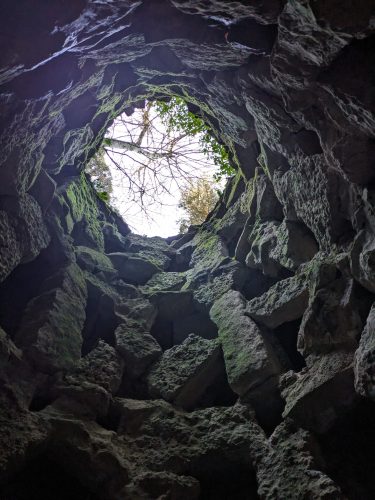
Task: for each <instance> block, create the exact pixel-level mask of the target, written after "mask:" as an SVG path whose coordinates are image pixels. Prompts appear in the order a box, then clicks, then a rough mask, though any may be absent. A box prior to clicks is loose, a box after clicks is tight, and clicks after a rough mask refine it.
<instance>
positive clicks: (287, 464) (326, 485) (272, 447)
mask: <svg viewBox="0 0 375 500" xmlns="http://www.w3.org/2000/svg"><path fill="white" fill-rule="evenodd" d="M266 446H267V447H268V450H267V451H268V452H267V451H266V450H264V451H263V453H262V455H261V457H260V460H259V463H258V472H257V479H258V482H259V489H258V493H259V496H260V497H261V498H269V499H272V500H276V499H279V498H288V499H289V498H290V499H291V500H299V499H300V498H301V496H303V495H307V497H309V496H310V497H311V498H319V499H323V498H337V499H340V498H343V495H342V492H341V490H340V488H339V487H338V486H337V485H336V484H335V483H334V482H333V480H332V479H331V478H330V477H328V476H327V475H326V474H325V473H324V472H322V469H324V468H325V463H324V460H322V457H321V455H320V453H319V448H318V447H317V442H316V440H315V439H314V437H313V436H312V435H311V434H310V433H309V432H308V431H306V430H304V429H298V428H296V427H294V426H291V425H290V424H289V423H288V422H285V423H282V424H281V425H279V426H278V427H277V428H276V430H275V432H274V433H273V434H272V436H271V437H270V439H269V441H268V442H267V445H266Z"/></svg>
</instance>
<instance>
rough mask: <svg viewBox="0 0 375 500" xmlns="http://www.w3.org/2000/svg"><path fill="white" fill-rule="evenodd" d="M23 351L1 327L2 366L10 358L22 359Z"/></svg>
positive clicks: (0, 359)
mask: <svg viewBox="0 0 375 500" xmlns="http://www.w3.org/2000/svg"><path fill="white" fill-rule="evenodd" d="M21 357H22V351H20V349H18V348H17V347H16V346H15V345H14V343H13V342H12V340H11V339H10V338H9V337H8V335H7V334H6V333H5V332H4V330H3V329H2V328H0V366H1V367H4V366H5V365H6V364H7V363H8V361H9V360H11V359H12V358H16V359H17V360H19V359H21Z"/></svg>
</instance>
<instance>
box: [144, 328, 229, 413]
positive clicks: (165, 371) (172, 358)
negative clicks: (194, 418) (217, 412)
mask: <svg viewBox="0 0 375 500" xmlns="http://www.w3.org/2000/svg"><path fill="white" fill-rule="evenodd" d="M223 370H224V364H223V361H222V355H221V349H220V344H219V343H218V342H217V340H206V339H202V338H200V337H198V336H197V335H194V334H191V335H189V336H188V337H187V339H186V340H184V342H182V344H181V345H178V346H175V347H172V348H171V349H168V350H167V351H165V352H164V354H163V356H162V357H161V359H160V361H159V362H158V363H157V364H156V365H155V366H154V367H153V368H152V369H151V371H150V373H149V375H148V378H147V380H148V386H149V389H150V393H151V395H152V396H154V397H162V398H163V399H165V400H166V401H173V402H174V404H176V405H177V406H181V407H183V408H189V409H190V408H194V406H195V405H196V404H197V403H199V400H200V399H201V397H202V396H203V394H204V393H205V391H206V390H207V388H208V387H209V386H210V385H211V384H212V383H213V382H214V381H215V379H217V378H218V377H219V375H220V374H221V372H222V371H223Z"/></svg>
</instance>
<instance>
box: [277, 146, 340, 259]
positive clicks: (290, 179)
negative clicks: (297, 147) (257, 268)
mask: <svg viewBox="0 0 375 500" xmlns="http://www.w3.org/2000/svg"><path fill="white" fill-rule="evenodd" d="M273 183H274V188H275V192H276V195H277V197H278V198H279V200H280V202H281V203H282V205H283V206H284V210H285V211H286V214H287V216H288V218H292V217H293V212H294V214H295V216H296V217H297V218H298V219H300V220H302V221H303V222H304V223H305V225H306V226H307V227H308V228H309V230H310V231H311V232H312V233H313V235H314V237H315V239H316V241H317V242H318V244H319V249H320V250H323V251H329V248H330V246H331V245H332V244H333V243H335V242H336V241H338V240H339V239H340V238H344V237H345V236H346V233H347V232H348V231H349V230H350V226H349V224H348V221H347V220H346V217H347V216H346V214H345V210H344V208H341V205H342V204H343V203H342V202H341V200H340V196H342V192H343V190H344V186H343V185H342V181H341V184H340V179H339V177H338V176H337V174H336V173H335V172H333V171H330V170H328V171H327V168H326V166H325V165H324V159H323V158H322V157H321V156H320V155H314V156H311V157H306V158H304V159H303V160H299V161H296V162H295V164H293V166H292V168H291V169H290V170H288V171H287V172H286V173H281V172H279V171H278V172H277V173H276V174H275V175H274V178H273ZM336 200H338V201H337V203H336ZM339 200H340V201H339ZM292 220H293V219H292Z"/></svg>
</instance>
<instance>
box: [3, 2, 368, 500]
mask: <svg viewBox="0 0 375 500" xmlns="http://www.w3.org/2000/svg"><path fill="white" fill-rule="evenodd" d="M3 3H4V2H3ZM34 3H35V2H34ZM36 3H37V2H36ZM373 11H374V5H373V0H361V1H360V2H353V1H351V0H343V2H327V1H324V0H314V1H310V0H304V1H303V2H302V1H300V2H299V1H295V0H288V1H281V0H280V1H279V0H262V1H258V0H257V1H256V0H248V1H246V2H245V1H240V0H236V1H223V0H208V1H202V0H189V1H188V0H172V1H167V0H160V1H154V2H151V1H146V0H127V1H124V0H122V1H119V0H112V1H105V0H102V1H101V2H98V1H94V0H87V1H84V0H77V1H75V2H50V4H49V5H48V9H43V7H41V6H36V7H35V8H34V9H27V10H25V9H23V8H18V4H17V2H13V3H12V2H5V4H4V5H2V20H1V21H0V28H1V33H2V35H3V37H2V38H3V39H4V41H5V43H3V47H2V58H1V63H0V83H1V86H2V88H1V97H0V109H1V112H0V121H1V127H0V145H1V148H2V149H1V151H2V154H1V155H0V195H1V196H0V233H1V234H0V281H1V283H0V297H1V300H0V303H1V307H0V325H1V328H2V329H3V330H4V331H5V332H6V335H7V336H5V334H4V333H3V331H2V330H1V329H0V358H1V360H0V364H1V367H2V371H1V374H0V403H1V404H0V420H1V422H0V425H1V430H2V432H1V436H0V491H1V493H0V496H1V495H2V496H4V497H5V498H21V497H22V498H24V497H25V498H26V497H27V498H29V496H30V495H34V496H35V495H37V496H38V500H46V499H50V498H56V499H60V498H64V499H65V498H69V499H72V500H76V499H82V498H86V497H87V498H88V497H90V498H92V499H93V500H99V499H103V498H105V499H107V500H118V499H119V498H145V499H150V498H159V499H161V498H172V499H173V498H215V500H216V499H217V500H221V499H223V498H233V499H234V498H241V499H242V498H257V497H258V495H259V496H260V497H261V498H265V499H275V500H276V499H277V500H278V499H284V498H285V499H292V500H294V499H295V500H300V499H301V498H314V499H315V498H317V499H319V498H344V497H345V498H357V497H358V498H359V497H360V498H361V499H362V498H374V496H375V487H374V481H373V475H372V471H373V469H374V460H373V453H372V449H371V443H372V441H373V433H372V424H373V416H374V403H373V401H370V400H369V398H370V399H373V397H374V394H373V392H374V391H373V384H372V378H373V373H372V372H373V368H372V365H373V360H372V358H373V346H372V323H373V311H372V310H371V313H370V315H369V317H368V322H367V325H366V327H365V330H364V331H363V333H362V338H361V339H360V340H359V337H360V333H361V330H362V324H363V323H364V320H365V318H366V317H367V315H368V310H369V309H370V305H371V304H372V303H373V302H374V297H373V295H374V293H375V285H374V281H375V280H374V277H375V274H374V269H373V268H374V266H373V262H372V260H373V248H374V241H375V237H374V232H375V216H374V214H375V208H374V207H375V196H374V195H375V191H374V189H373V181H374V178H375V174H374V172H375V171H374V168H373V163H374V150H375V145H374V125H375V107H374V102H375V99H374V88H373V87H374V85H373V83H374V68H375V60H374V54H375V38H374V33H375V29H374V22H373V17H374V15H373ZM10 41H11V43H10ZM171 95H177V96H183V97H184V98H185V99H186V100H187V102H188V105H189V110H190V111H192V112H193V113H196V114H197V115H199V116H201V117H202V118H203V119H204V121H205V122H206V123H207V124H208V125H209V126H210V128H211V129H212V131H213V134H214V136H215V137H216V138H217V140H218V142H219V143H220V144H224V145H225V146H226V148H227V150H228V153H229V158H230V162H231V165H232V166H234V167H235V169H236V172H235V174H234V175H233V176H232V177H231V179H230V180H229V182H228V184H227V187H226V188H225V189H224V192H223V194H222V196H221V199H220V201H219V203H218V204H217V206H216V207H215V209H214V211H213V212H212V213H211V215H210V216H209V217H208V218H207V220H206V221H205V223H204V224H203V225H202V226H194V227H191V228H190V229H189V231H188V233H187V234H186V235H183V236H180V235H179V236H178V237H171V238H167V239H163V238H151V239H149V238H147V237H145V236H140V235H134V234H132V233H131V232H130V230H129V227H128V226H127V224H126V223H125V222H124V221H123V220H122V219H121V217H120V216H119V215H118V214H116V213H115V212H114V211H113V210H112V209H111V207H110V206H109V205H107V204H106V203H105V202H104V201H103V200H101V199H100V197H98V196H97V194H96V192H95V190H94V188H93V186H92V184H91V182H90V180H89V179H88V178H87V177H86V175H85V174H84V173H83V171H84V168H85V164H86V163H87V161H88V160H89V159H90V158H91V157H92V156H93V154H94V153H95V152H96V151H97V150H98V148H99V147H100V146H101V144H102V141H103V138H104V137H105V134H106V130H107V129H108V126H109V125H110V124H111V123H112V122H113V119H114V118H115V117H116V116H118V115H119V114H120V113H121V112H122V111H123V110H125V111H126V113H127V114H128V116H129V115H130V114H131V113H132V111H133V110H134V109H135V108H137V107H142V105H143V103H142V101H143V102H144V101H145V100H146V99H153V98H156V99H158V98H162V99H168V98H169V96H171ZM171 242H172V245H169V243H171ZM318 249H319V252H318V254H317V255H315V253H316V252H317V250H318ZM108 254H111V255H112V257H108ZM116 255H117V256H119V255H121V257H118V258H117V257H116ZM116 258H117V261H116ZM108 259H110V260H108ZM76 260H77V263H76ZM115 261H116V262H115ZM246 261H247V264H248V265H250V266H251V267H247V266H246V265H245V262H246ZM77 264H78V265H77ZM293 273H296V274H295V276H293ZM86 286H87V299H86V292H85V289H86ZM241 294H242V295H243V297H242V295H241ZM246 300H249V303H247V302H246ZM212 306H213V307H212ZM211 308H212V312H211V314H214V316H215V320H216V319H217V321H218V323H220V324H219V330H221V333H220V332H219V337H220V339H221V340H220V339H219V340H212V337H215V336H216V335H217V328H216V327H215V325H214V323H213V322H212V321H211V320H210V319H209V318H208V313H209V310H210V309H211ZM250 316H251V317H252V318H254V320H253V319H251V318H250ZM302 316H303V320H302V324H301V325H300V324H299V323H300V318H301V317H302ZM255 321H256V322H257V323H255ZM119 324H121V325H127V327H129V328H130V326H131V328H134V331H136V332H137V335H135V334H134V338H133V337H131V336H127V337H126V341H125V340H124V338H120V336H119V337H118V338H116V334H115V332H116V330H117V328H118V326H119ZM20 325H21V326H20ZM259 325H265V326H267V325H268V327H269V328H271V329H273V330H274V331H269V330H266V329H264V328H263V326H259ZM226 329H228V331H230V334H225V335H223V331H224V332H225V330H226ZM298 329H299V330H300V332H299V344H298V348H299V349H300V350H302V352H303V353H304V354H309V353H313V354H309V355H307V357H306V363H307V367H306V369H303V370H302V371H301V372H299V373H297V374H293V373H291V372H289V373H288V374H287V375H285V377H284V378H283V380H282V384H283V385H282V390H283V394H284V396H285V399H286V408H285V414H284V415H285V416H286V417H285V420H284V422H282V423H281V424H280V422H281V421H282V418H283V417H282V415H281V414H282V405H281V403H280V401H281V400H280V394H279V387H278V385H277V383H278V379H279V378H280V376H281V374H282V373H283V372H284V371H285V370H288V369H290V367H293V368H294V369H295V370H300V369H301V368H303V366H304V360H303V359H302V358H301V355H299V353H298V351H297V348H296V345H295V343H296V337H297V330H298ZM191 330H192V331H193V332H194V333H195V334H196V335H197V336H198V337H202V338H201V339H199V340H196V342H197V344H199V343H203V344H204V345H211V346H213V345H216V342H220V341H221V342H222V345H223V350H224V357H225V364H226V368H227V372H228V377H229V378H230V379H231V381H232V384H233V387H236V390H237V392H238V393H240V394H241V401H242V402H244V401H246V405H245V406H241V405H238V404H234V402H235V400H236V395H234V394H232V392H231V391H230V390H229V388H228V384H227V380H226V375H225V373H224V371H223V370H222V371H221V374H220V375H219V376H217V377H216V378H215V381H214V382H213V383H212V385H210V386H209V387H208V388H207V391H206V392H205V393H204V394H203V395H202V396H201V398H200V400H199V401H198V399H194V398H192V400H194V405H196V406H200V407H202V406H207V408H206V409H205V410H197V411H192V412H191V413H185V412H183V411H181V410H177V409H176V407H175V406H174V404H175V403H172V404H168V403H167V402H165V401H152V400H145V399H143V400H142V399H139V400H137V401H135V400H129V399H128V400H121V399H116V402H113V395H111V393H110V390H109V389H111V390H112V391H115V390H116V387H117V386H118V384H119V379H120V376H121V369H120V366H121V365H122V361H121V359H120V358H119V352H120V351H121V347H120V346H121V345H122V346H123V349H124V350H123V354H122V356H123V357H124V358H126V359H127V364H128V366H127V367H125V373H124V375H123V377H122V380H121V385H120V388H119V389H118V394H121V395H125V394H126V395H127V396H131V397H133V398H149V397H150V394H149V393H148V391H147V387H146V378H147V371H148V370H149V369H150V368H151V366H152V363H155V365H156V364H157V363H158V362H159V360H158V358H157V356H159V355H160V349H159V348H158V346H157V345H156V344H155V341H154V340H153V338H155V339H157V341H158V342H159V343H160V346H161V347H162V348H163V349H168V348H170V347H172V346H173V345H174V344H176V343H181V342H182V344H181V346H180V347H182V345H183V344H184V343H185V342H186V336H187V335H188V334H189V333H190V331H191ZM150 334H151V337H150ZM140 335H142V337H140ZM204 337H209V338H210V339H211V340H207V339H204ZM102 340H103V341H104V342H105V346H104V344H102V342H101V341H102ZM141 341H142V342H145V341H146V344H147V346H146V344H144V343H142V342H141ZM358 341H359V348H358V349H357V353H356V355H355V362H354V373H355V381H356V390H357V392H359V394H360V395H361V396H366V397H367V399H366V398H362V400H361V399H360V400H359V401H360V402H359V403H358V404H357V398H356V397H355V395H354V391H353V379H352V377H353V374H352V367H351V356H352V353H353V351H354V350H355V349H356V348H357V347H358V345H357V344H358ZM116 342H117V344H118V345H117V346H116ZM138 342H140V344H138ZM174 349H177V348H176V347H175V348H174ZM182 350H183V348H182ZM150 352H155V354H152V356H151V354H150ZM172 352H174V351H173V349H172ZM202 352H206V351H205V350H204V349H203V351H202ZM215 352H216V351H215ZM154 355H155V359H153V361H151V358H153V356H154ZM81 356H83V358H81ZM164 356H166V354H164ZM288 356H289V357H290V360H289V361H288V360H287V357H288ZM292 358H293V359H292ZM102 359H103V360H104V361H101V360H102ZM146 359H147V363H146ZM199 359H200V358H199V352H198V354H197V355H196V356H195V358H194V359H193V361H194V362H198V361H199ZM210 359H211V358H210ZM193 361H192V363H193ZM148 363H150V364H148ZM193 364H194V363H193ZM202 364H203V365H204V363H203V362H202ZM204 366H205V365H204ZM222 366H223V365H222ZM174 368H175V373H177V375H178V374H179V373H180V372H181V371H182V368H181V366H179V365H178V363H176V366H175V367H174ZM107 370H109V371H108V372H107ZM132 373H133V374H132ZM203 373H205V371H204V370H203ZM69 377H70V379H69ZM194 377H195V375H194V376H193V378H192V379H189V378H187V379H186V380H185V381H184V382H183V384H182V385H183V387H189V384H190V383H191V381H192V380H193V381H194V380H195V381H196V379H195V378H194ZM198 379H199V377H198ZM67 380H70V382H69V383H67ZM169 381H170V380H167V382H169ZM206 382H207V381H204V383H202V387H198V388H197V394H196V395H198V394H199V391H200V390H201V389H203V386H205V383H206ZM181 390H182V389H181ZM194 390H195V389H194ZM193 396H194V395H193ZM189 397H190V396H189ZM177 398H178V396H177ZM226 405H229V406H228V407H226ZM250 407H251V408H253V409H254V410H255V414H256V418H257V420H258V422H259V424H260V425H261V426H262V427H263V428H264V430H265V431H266V432H267V433H272V432H273V431H274V432H273V434H272V435H271V437H270V438H267V437H266V435H265V434H264V432H263V430H262V429H261V428H260V426H259V425H258V424H257V423H256V422H255V420H254V416H253V414H252V411H251V410H250ZM333 423H334V425H332V424H333ZM279 424H280V425H279ZM301 425H303V426H305V427H309V428H311V429H313V430H314V433H315V434H316V435H317V436H318V440H319V443H317V442H316V441H315V440H314V439H313V438H312V435H311V434H309V433H308V432H307V431H306V430H302V429H300V428H298V426H301ZM275 426H277V427H276V429H275ZM328 427H329V429H328V431H326V429H327V428H328ZM322 431H324V432H323V433H322ZM342 443H344V444H342ZM40 470H42V471H43V472H44V473H43V474H40ZM328 476H329V477H328ZM330 478H332V479H330ZM44 479H45V480H46V483H43V480H44ZM333 481H335V483H336V484H335V483H334V482H333ZM198 483H199V485H198ZM43 484H44V486H43ZM43 488H44V489H43ZM199 489H200V491H199ZM340 489H341V490H342V491H340ZM257 490H258V493H257Z"/></svg>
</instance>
